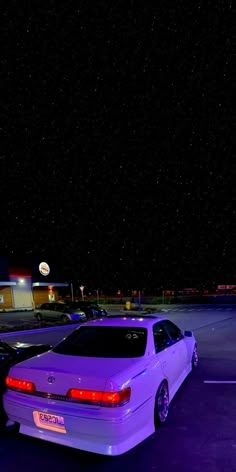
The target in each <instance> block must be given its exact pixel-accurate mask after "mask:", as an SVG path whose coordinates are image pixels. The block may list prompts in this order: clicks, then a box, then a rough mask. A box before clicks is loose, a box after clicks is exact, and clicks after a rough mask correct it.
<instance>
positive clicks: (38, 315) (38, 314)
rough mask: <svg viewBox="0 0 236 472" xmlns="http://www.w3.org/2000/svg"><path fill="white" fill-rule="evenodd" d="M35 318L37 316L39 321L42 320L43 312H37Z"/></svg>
mask: <svg viewBox="0 0 236 472" xmlns="http://www.w3.org/2000/svg"><path fill="white" fill-rule="evenodd" d="M35 318H36V320H37V321H42V319H43V317H42V315H41V313H36V315H35Z"/></svg>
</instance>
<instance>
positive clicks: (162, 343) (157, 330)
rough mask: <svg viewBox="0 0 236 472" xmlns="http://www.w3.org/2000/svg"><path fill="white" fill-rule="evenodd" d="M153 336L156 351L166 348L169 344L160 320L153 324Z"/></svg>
mask: <svg viewBox="0 0 236 472" xmlns="http://www.w3.org/2000/svg"><path fill="white" fill-rule="evenodd" d="M153 338H154V345H155V350H156V352H160V351H162V350H163V349H166V348H167V347H168V346H170V344H171V340H170V337H169V336H168V334H167V332H166V330H165V329H164V327H163V326H162V325H161V323H160V322H158V323H156V324H155V325H154V326H153Z"/></svg>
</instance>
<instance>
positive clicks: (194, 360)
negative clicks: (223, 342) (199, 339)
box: [192, 344, 198, 369]
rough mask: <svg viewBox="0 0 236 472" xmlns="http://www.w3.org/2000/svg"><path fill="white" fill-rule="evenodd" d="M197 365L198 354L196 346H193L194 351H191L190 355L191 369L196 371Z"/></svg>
mask: <svg viewBox="0 0 236 472" xmlns="http://www.w3.org/2000/svg"><path fill="white" fill-rule="evenodd" d="M197 365H198V352H197V345H196V344H195V346H194V349H193V355H192V369H196V367H197Z"/></svg>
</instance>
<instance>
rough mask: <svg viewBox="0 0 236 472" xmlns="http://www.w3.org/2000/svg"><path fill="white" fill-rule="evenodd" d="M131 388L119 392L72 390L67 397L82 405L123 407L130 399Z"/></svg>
mask: <svg viewBox="0 0 236 472" xmlns="http://www.w3.org/2000/svg"><path fill="white" fill-rule="evenodd" d="M130 394H131V388H130V387H128V388H124V389H123V390H120V391H119V392H99V391H97V390H82V389H78V388H71V389H70V390H69V391H68V393H67V397H68V398H71V400H74V401H78V402H81V403H91V404H100V405H101V406H122V405H124V404H125V403H127V402H128V401H129V399H130Z"/></svg>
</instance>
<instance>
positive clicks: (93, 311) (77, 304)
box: [65, 300, 107, 318]
mask: <svg viewBox="0 0 236 472" xmlns="http://www.w3.org/2000/svg"><path fill="white" fill-rule="evenodd" d="M65 303H66V305H67V306H69V307H70V308H73V309H78V308H80V309H81V310H82V311H84V313H85V314H86V316H87V318H100V317H101V316H107V311H106V310H105V309H104V308H102V307H101V306H100V305H98V303H95V302H89V301H87V300H86V301H85V300H81V301H80V300H78V301H74V302H65Z"/></svg>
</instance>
